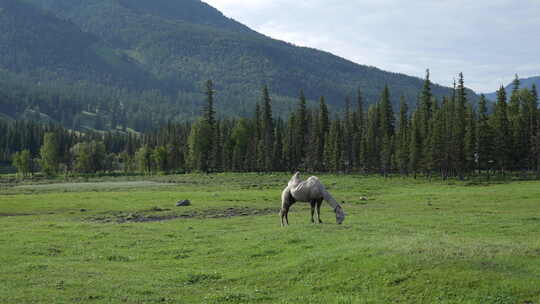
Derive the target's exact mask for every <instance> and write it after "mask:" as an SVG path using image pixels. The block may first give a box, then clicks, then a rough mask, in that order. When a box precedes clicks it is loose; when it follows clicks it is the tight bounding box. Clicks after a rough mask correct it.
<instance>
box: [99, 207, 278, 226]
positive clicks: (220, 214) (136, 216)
mask: <svg viewBox="0 0 540 304" xmlns="http://www.w3.org/2000/svg"><path fill="white" fill-rule="evenodd" d="M164 211H168V209H165V210H164ZM146 212H148V211H141V212H135V213H122V212H120V213H114V214H107V215H101V216H94V217H91V218H88V220H89V221H93V222H100V223H147V222H161V221H170V220H175V219H182V218H184V219H189V218H230V217H236V216H261V215H267V214H274V213H275V214H277V212H278V211H277V210H276V209H275V208H264V209H257V208H249V207H240V208H227V209H206V210H194V211H188V212H183V213H174V214H147V213H146Z"/></svg>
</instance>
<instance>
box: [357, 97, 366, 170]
mask: <svg viewBox="0 0 540 304" xmlns="http://www.w3.org/2000/svg"><path fill="white" fill-rule="evenodd" d="M355 118H356V119H355V124H354V125H355V128H354V132H355V134H354V148H355V153H354V156H355V162H354V163H355V166H356V168H357V169H359V170H365V164H366V153H365V152H366V147H365V138H366V134H365V133H366V123H365V113H364V100H363V98H362V92H361V91H360V90H358V93H357V108H356V112H355Z"/></svg>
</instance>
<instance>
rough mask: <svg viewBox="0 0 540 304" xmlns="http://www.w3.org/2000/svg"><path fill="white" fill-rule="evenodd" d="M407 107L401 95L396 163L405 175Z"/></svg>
mask: <svg viewBox="0 0 540 304" xmlns="http://www.w3.org/2000/svg"><path fill="white" fill-rule="evenodd" d="M408 112H409V108H408V105H407V102H406V101H405V97H404V96H401V98H400V104H399V122H398V130H397V134H396V136H397V138H396V164H397V167H398V169H399V172H400V173H401V174H405V175H407V174H408V172H409V170H408V167H409V132H410V131H409V116H408V115H409V113H408Z"/></svg>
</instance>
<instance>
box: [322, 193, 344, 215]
mask: <svg viewBox="0 0 540 304" xmlns="http://www.w3.org/2000/svg"><path fill="white" fill-rule="evenodd" d="M323 198H324V200H325V201H326V202H327V203H328V205H330V206H332V209H334V210H336V208H337V207H340V206H339V204H338V202H336V200H335V199H334V197H333V196H332V195H330V193H328V191H326V190H324V192H323Z"/></svg>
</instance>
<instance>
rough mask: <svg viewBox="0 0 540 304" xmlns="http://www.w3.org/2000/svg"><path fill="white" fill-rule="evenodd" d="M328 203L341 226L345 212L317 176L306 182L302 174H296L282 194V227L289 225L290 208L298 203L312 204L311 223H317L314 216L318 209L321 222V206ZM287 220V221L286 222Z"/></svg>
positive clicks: (280, 212) (318, 217)
mask: <svg viewBox="0 0 540 304" xmlns="http://www.w3.org/2000/svg"><path fill="white" fill-rule="evenodd" d="M323 200H324V201H326V202H327V203H328V204H329V205H330V206H331V207H332V208H333V209H334V212H335V213H336V223H337V224H341V223H343V221H344V220H345V212H343V208H341V206H340V205H339V204H338V203H337V202H336V200H335V199H334V198H333V197H332V195H330V193H328V191H326V188H325V187H324V185H323V184H322V183H321V181H320V180H319V179H318V178H317V177H316V176H311V177H310V178H308V179H307V180H306V181H302V179H300V172H296V173H295V174H294V175H293V177H292V178H291V180H290V181H289V183H288V184H287V187H286V188H285V189H284V190H283V192H282V193H281V210H280V211H279V215H280V217H281V226H282V227H283V226H285V224H286V225H289V217H288V215H289V208H290V207H291V206H292V205H293V204H294V203H296V202H308V203H310V204H311V222H312V223H315V221H314V219H313V215H314V213H315V207H317V220H318V222H319V224H322V220H321V204H322V202H323ZM284 220H285V221H284Z"/></svg>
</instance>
